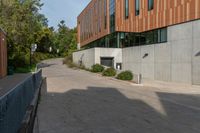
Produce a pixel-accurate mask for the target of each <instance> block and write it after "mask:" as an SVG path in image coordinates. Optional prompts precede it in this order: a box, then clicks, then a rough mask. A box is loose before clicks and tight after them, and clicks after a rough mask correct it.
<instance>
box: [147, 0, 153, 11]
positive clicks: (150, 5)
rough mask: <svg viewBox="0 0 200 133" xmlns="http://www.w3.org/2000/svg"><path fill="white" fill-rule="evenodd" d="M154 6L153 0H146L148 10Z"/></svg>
mask: <svg viewBox="0 0 200 133" xmlns="http://www.w3.org/2000/svg"><path fill="white" fill-rule="evenodd" d="M153 7H154V0H148V10H149V11H150V10H153Z"/></svg>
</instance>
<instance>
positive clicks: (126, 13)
mask: <svg viewBox="0 0 200 133" xmlns="http://www.w3.org/2000/svg"><path fill="white" fill-rule="evenodd" d="M124 1H125V19H127V18H128V17H129V0H124Z"/></svg>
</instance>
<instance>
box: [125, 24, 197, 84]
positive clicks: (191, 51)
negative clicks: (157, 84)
mask: <svg viewBox="0 0 200 133" xmlns="http://www.w3.org/2000/svg"><path fill="white" fill-rule="evenodd" d="M199 35H200V20H198V21H192V22H188V23H184V24H179V25H174V26H171V27H168V42H167V43H161V44H154V45H145V46H137V47H131V48H125V49H123V50H122V53H123V56H122V57H123V59H122V60H123V69H124V70H131V71H132V72H133V73H135V74H140V73H141V74H142V76H143V77H144V78H147V79H152V80H161V81H170V82H181V83H188V84H198V85H199V84H200V56H197V54H198V52H200V39H199V37H200V36H199ZM146 53H148V56H147V57H145V58H143V56H144V55H145V54H146Z"/></svg>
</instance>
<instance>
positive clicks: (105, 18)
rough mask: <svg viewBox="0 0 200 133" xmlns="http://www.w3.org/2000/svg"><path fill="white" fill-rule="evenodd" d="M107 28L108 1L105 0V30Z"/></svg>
mask: <svg viewBox="0 0 200 133" xmlns="http://www.w3.org/2000/svg"><path fill="white" fill-rule="evenodd" d="M106 28H107V0H104V29H106Z"/></svg>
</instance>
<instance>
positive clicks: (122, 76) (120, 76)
mask: <svg viewBox="0 0 200 133" xmlns="http://www.w3.org/2000/svg"><path fill="white" fill-rule="evenodd" d="M117 79H120V80H132V79H133V73H132V72H131V71H124V72H121V73H120V74H118V75H117Z"/></svg>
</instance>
